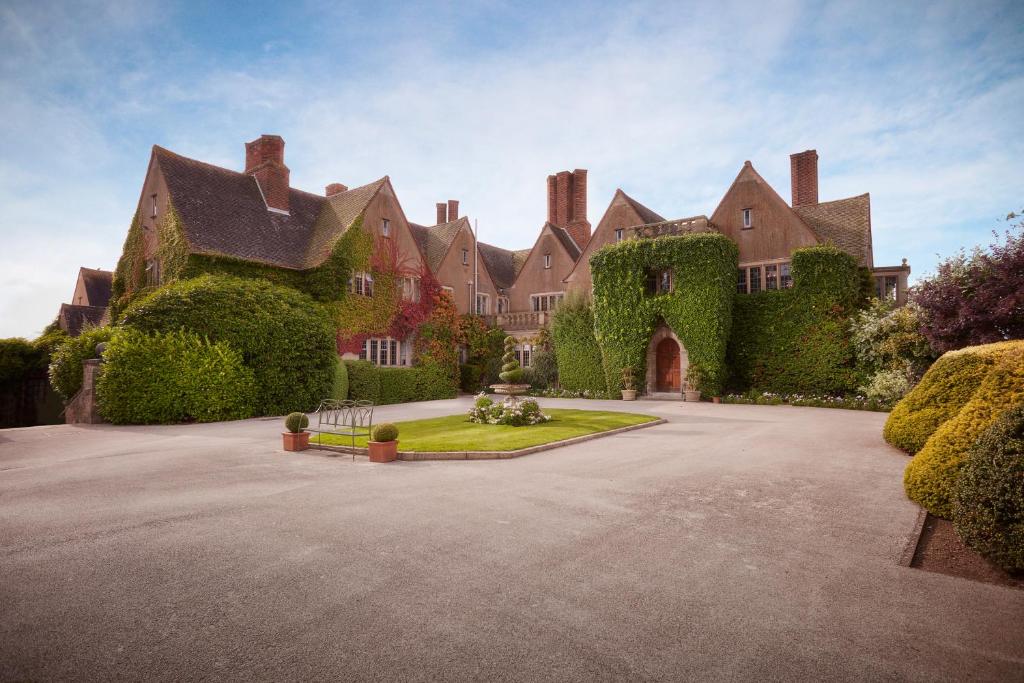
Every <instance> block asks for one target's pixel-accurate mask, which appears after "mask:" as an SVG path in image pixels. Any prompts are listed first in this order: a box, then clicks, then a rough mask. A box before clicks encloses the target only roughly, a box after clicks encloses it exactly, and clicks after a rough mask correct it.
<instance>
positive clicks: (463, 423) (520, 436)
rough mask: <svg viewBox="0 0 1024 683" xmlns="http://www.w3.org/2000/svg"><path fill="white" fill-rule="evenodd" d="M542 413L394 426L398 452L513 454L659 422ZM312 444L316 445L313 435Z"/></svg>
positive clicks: (359, 442)
mask: <svg viewBox="0 0 1024 683" xmlns="http://www.w3.org/2000/svg"><path fill="white" fill-rule="evenodd" d="M544 412H545V414H547V415H550V416H551V418H552V420H551V421H550V422H545V423H543V424H539V425H530V426H527V427H509V426H508V425H480V424H474V423H472V422H470V421H469V418H468V417H466V415H464V414H463V415H448V416H447V417H434V418H430V419H429V420H411V421H409V422H396V423H395V424H396V425H397V426H398V441H399V446H398V448H399V450H402V451H438V452H441V451H445V452H447V451H515V450H519V449H520V448H529V447H530V446H539V445H541V444H545V443H551V442H552V441H562V440H563V439H571V438H573V437H576V436H584V435H585V434H594V433H597V432H607V431H609V430H611V429H618V428H620V427H628V426H630V425H637V424H643V423H645V422H651V421H653V420H657V419H658V418H656V417H654V416H652V415H639V414H637V413H616V412H608V411H601V410H568V409H560V408H552V409H550V410H545V411H544ZM311 441H312V442H313V443H316V434H314V435H313V438H312V439H311ZM323 443H325V444H332V445H340V446H348V445H350V444H351V443H352V442H351V440H350V439H348V438H347V437H338V436H333V435H330V434H324V435H323ZM356 446H366V438H365V437H363V438H357V439H356Z"/></svg>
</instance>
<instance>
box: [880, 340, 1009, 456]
mask: <svg viewBox="0 0 1024 683" xmlns="http://www.w3.org/2000/svg"><path fill="white" fill-rule="evenodd" d="M973 348H979V347H973ZM965 351H970V349H961V350H960V351H950V352H949V353H947V354H945V355H944V356H942V357H941V358H939V359H938V360H937V361H935V363H933V364H932V366H931V367H930V368H928V372H926V373H925V374H924V377H922V378H921V381H920V382H918V384H917V386H915V387H914V388H913V389H912V390H911V391H910V393H909V394H907V395H906V396H904V397H903V400H901V401H900V402H899V403H897V404H896V406H895V407H894V408H893V409H892V412H891V413H890V414H889V419H888V420H886V422H885V429H884V430H883V431H882V435H883V436H884V437H885V440H886V441H888V442H889V443H891V444H892V445H893V446H895V447H896V448H900V449H902V450H905V451H907V452H908V453H910V454H914V453H917V452H918V451H919V450H921V449H922V448H923V447H924V444H925V442H926V441H928V437H930V436H931V435H932V434H934V433H935V430H936V429H938V428H939V426H940V425H941V424H942V423H943V422H945V421H946V420H948V419H950V418H951V417H953V416H954V415H956V414H957V413H958V412H960V409H961V408H963V407H964V405H965V404H966V403H967V402H968V401H969V400H970V399H971V396H973V395H974V392H975V391H976V390H977V389H978V385H980V384H981V380H982V379H984V378H985V375H986V374H987V373H988V371H989V369H990V368H991V367H992V363H993V362H994V361H995V358H994V356H993V355H992V354H989V353H975V352H970V353H965Z"/></svg>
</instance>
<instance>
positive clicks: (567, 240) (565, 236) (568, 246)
mask: <svg viewBox="0 0 1024 683" xmlns="http://www.w3.org/2000/svg"><path fill="white" fill-rule="evenodd" d="M545 227H548V228H551V232H552V233H554V235H555V237H557V238H558V241H559V242H561V244H562V247H563V248H564V249H565V251H566V253H568V254H569V256H570V257H572V260H573V261H577V260H578V259H579V257H580V253H581V252H582V249H580V245H578V244H576V240H574V239H573V238H572V235H570V234H569V231H568V230H566V229H565V228H560V227H558V226H557V225H552V224H551V223H546V224H545Z"/></svg>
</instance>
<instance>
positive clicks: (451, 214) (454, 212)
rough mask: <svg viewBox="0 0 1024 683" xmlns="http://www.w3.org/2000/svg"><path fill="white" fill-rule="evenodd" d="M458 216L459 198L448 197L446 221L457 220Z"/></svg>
mask: <svg viewBox="0 0 1024 683" xmlns="http://www.w3.org/2000/svg"><path fill="white" fill-rule="evenodd" d="M458 218H459V200H458V199H449V200H448V221H449V222H451V221H454V220H458Z"/></svg>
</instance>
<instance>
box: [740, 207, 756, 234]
mask: <svg viewBox="0 0 1024 683" xmlns="http://www.w3.org/2000/svg"><path fill="white" fill-rule="evenodd" d="M742 220H743V229H744V230H750V229H751V228H753V227H754V209H753V208H746V209H743V214H742Z"/></svg>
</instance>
